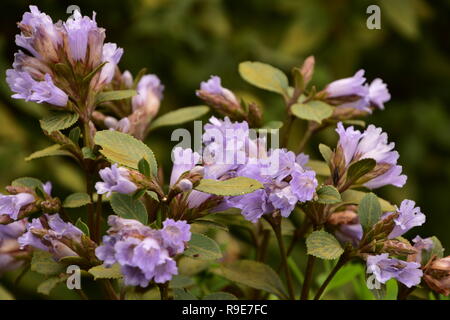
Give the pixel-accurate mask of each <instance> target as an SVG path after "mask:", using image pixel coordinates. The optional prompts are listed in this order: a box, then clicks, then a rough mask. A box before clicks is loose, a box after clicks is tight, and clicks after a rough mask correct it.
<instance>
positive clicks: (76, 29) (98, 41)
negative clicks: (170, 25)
mask: <svg viewBox="0 0 450 320" xmlns="http://www.w3.org/2000/svg"><path fill="white" fill-rule="evenodd" d="M18 26H19V28H20V30H21V33H20V34H19V35H17V36H16V44H17V45H18V46H19V47H21V48H23V49H24V50H26V52H22V51H19V52H18V53H16V55H15V59H14V63H13V69H9V70H7V72H6V74H7V82H8V84H9V86H10V88H11V90H12V91H13V92H15V94H14V95H13V98H17V99H25V100H27V101H35V102H38V103H43V102H46V103H49V104H51V105H54V106H57V107H67V108H69V109H73V110H75V111H77V112H78V113H79V114H80V115H89V114H90V113H91V112H92V111H93V108H94V101H95V96H96V94H97V93H98V92H99V91H101V90H102V89H103V88H104V87H105V86H106V85H107V84H109V83H110V82H111V80H112V78H113V77H114V74H115V72H116V69H117V67H116V65H117V63H118V62H119V60H120V58H121V56H122V53H123V50H122V49H121V48H118V47H117V45H116V44H114V43H104V40H105V30H104V29H103V28H99V27H98V26H97V23H96V21H95V14H94V15H93V17H92V18H89V17H87V16H82V15H81V13H80V12H79V11H75V12H74V14H73V16H72V17H70V18H68V19H67V21H65V22H63V21H58V22H57V23H53V21H52V19H51V18H50V17H49V16H48V15H46V14H45V13H42V12H40V11H39V9H38V8H37V7H36V6H30V12H26V13H25V14H24V15H23V18H22V21H21V22H20V23H19V24H18ZM69 102H70V103H69Z"/></svg>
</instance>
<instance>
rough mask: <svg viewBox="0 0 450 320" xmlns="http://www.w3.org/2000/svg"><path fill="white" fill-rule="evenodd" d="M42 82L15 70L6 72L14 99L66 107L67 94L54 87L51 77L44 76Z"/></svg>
mask: <svg viewBox="0 0 450 320" xmlns="http://www.w3.org/2000/svg"><path fill="white" fill-rule="evenodd" d="M44 78H45V80H44V81H36V80H34V79H33V78H32V77H31V76H30V74H29V73H27V72H23V71H17V70H15V69H8V70H6V82H7V83H8V85H9V87H10V88H11V90H12V91H13V92H15V94H13V95H12V97H13V98H14V99H25V100H27V101H34V102H37V103H43V102H47V103H50V104H53V105H55V106H59V107H65V106H66V105H67V101H68V99H69V98H68V96H67V94H66V93H65V92H64V91H62V90H61V89H59V88H58V87H56V86H55V84H54V83H53V80H52V77H51V76H50V75H49V74H45V76H44Z"/></svg>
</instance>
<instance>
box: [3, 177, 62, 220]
mask: <svg viewBox="0 0 450 320" xmlns="http://www.w3.org/2000/svg"><path fill="white" fill-rule="evenodd" d="M6 190H7V191H8V193H9V195H3V194H0V224H8V223H12V222H13V221H15V220H20V219H23V218H25V217H28V216H30V215H31V214H33V213H36V212H39V211H41V212H44V213H55V212H58V211H59V210H60V208H61V201H60V200H59V198H53V197H52V195H51V190H52V185H51V183H50V182H47V183H45V184H43V185H42V186H38V187H36V188H34V189H33V188H30V187H24V186H7V187H6Z"/></svg>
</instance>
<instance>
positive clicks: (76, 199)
mask: <svg viewBox="0 0 450 320" xmlns="http://www.w3.org/2000/svg"><path fill="white" fill-rule="evenodd" d="M88 203H91V198H90V197H89V195H88V194H87V193H84V192H77V193H72V194H71V195H69V196H68V197H67V198H66V199H65V200H64V202H63V207H65V208H78V207H82V206H85V205H87V204H88Z"/></svg>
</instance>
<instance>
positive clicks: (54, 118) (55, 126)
mask: <svg viewBox="0 0 450 320" xmlns="http://www.w3.org/2000/svg"><path fill="white" fill-rule="evenodd" d="M78 117H79V116H78V113H71V112H55V113H52V114H51V115H49V116H47V117H45V118H44V119H42V120H40V121H39V122H40V123H41V128H42V130H45V131H47V132H48V133H52V132H53V131H59V130H64V129H67V128H70V127H71V126H73V125H74V124H75V122H77V120H78Z"/></svg>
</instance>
